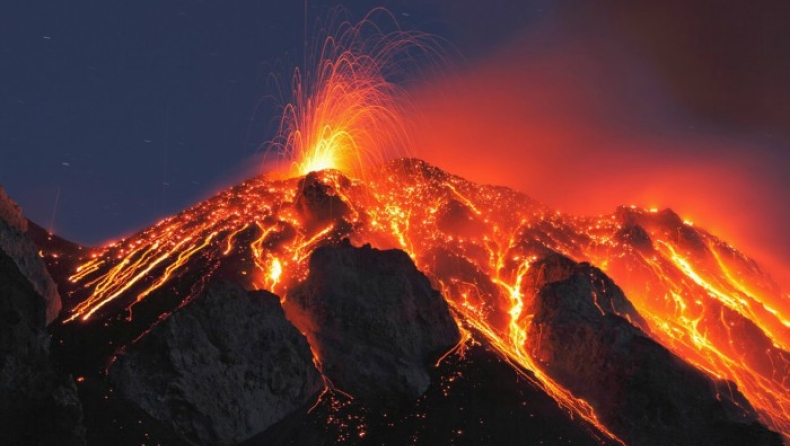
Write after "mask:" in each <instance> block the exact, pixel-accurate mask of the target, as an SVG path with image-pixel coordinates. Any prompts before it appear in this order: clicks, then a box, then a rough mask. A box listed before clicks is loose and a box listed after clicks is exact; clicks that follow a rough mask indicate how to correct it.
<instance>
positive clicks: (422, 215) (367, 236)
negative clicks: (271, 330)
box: [66, 22, 790, 440]
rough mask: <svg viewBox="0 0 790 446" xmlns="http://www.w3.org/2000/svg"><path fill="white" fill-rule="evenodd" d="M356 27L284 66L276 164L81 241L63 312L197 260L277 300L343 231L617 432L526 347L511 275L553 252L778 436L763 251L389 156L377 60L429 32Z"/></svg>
mask: <svg viewBox="0 0 790 446" xmlns="http://www.w3.org/2000/svg"><path fill="white" fill-rule="evenodd" d="M366 26H372V25H370V23H369V22H363V23H362V24H359V25H353V26H352V25H349V24H344V25H343V26H341V30H343V31H342V32H341V33H340V37H338V38H336V39H333V38H328V39H326V40H325V41H324V43H323V45H322V46H321V48H320V50H319V51H318V54H319V56H320V57H319V62H318V63H317V65H316V68H315V69H314V71H307V72H297V74H296V75H295V77H294V82H293V86H292V89H293V91H292V93H293V98H294V99H293V102H292V103H291V104H290V105H288V106H287V107H285V109H284V116H283V120H282V124H281V129H280V136H279V137H278V139H277V141H276V147H277V149H279V151H280V153H281V154H282V155H283V156H285V157H286V159H287V160H288V161H289V172H288V175H279V176H267V175H262V176H259V177H256V178H253V179H250V180H248V181H246V182H244V183H242V184H240V185H238V186H235V187H233V188H230V189H228V190H226V191H224V192H221V193H219V194H218V195H216V196H214V197H213V198H211V199H209V200H207V201H205V202H203V203H200V204H198V205H196V206H194V207H192V208H190V209H188V210H186V211H184V212H182V213H180V214H178V215H175V216H173V217H170V218H167V219H165V220H162V221H160V222H159V223H157V224H156V225H154V226H152V227H151V228H149V229H146V230H144V231H142V232H140V233H138V234H136V235H134V236H132V237H130V238H128V239H126V240H123V241H120V242H118V243H115V244H112V245H109V246H106V247H104V248H102V249H98V250H95V251H94V252H92V253H90V254H89V255H88V256H87V258H85V259H83V262H82V264H81V265H80V266H79V267H78V268H77V269H76V271H75V272H74V274H73V275H72V276H71V278H70V280H71V282H72V283H73V286H74V288H73V290H74V291H73V293H72V296H71V297H72V301H73V302H74V303H73V304H72V305H71V309H70V315H69V317H68V318H67V320H66V322H70V323H79V322H81V321H82V322H84V321H88V320H92V319H97V318H98V319H101V318H109V317H112V316H113V315H116V314H119V313H123V312H126V314H128V316H129V317H134V312H135V310H136V307H137V306H138V305H140V304H141V303H143V302H144V301H147V300H149V299H160V298H162V296H163V295H165V294H166V293H167V292H168V287H172V286H175V284H177V283H179V281H185V280H188V278H189V277H193V276H195V275H196V274H197V275H200V276H201V277H202V279H203V281H205V280H207V277H208V276H212V275H213V276H216V277H227V276H230V277H233V279H234V280H238V281H241V282H243V283H244V284H245V285H246V286H247V287H248V288H251V289H267V290H270V291H272V292H274V293H277V294H279V295H280V296H283V306H284V308H285V309H286V312H288V309H289V302H288V292H289V290H290V289H291V288H292V287H293V286H294V285H296V284H298V283H300V282H301V281H303V280H304V279H305V277H306V275H307V273H308V271H307V260H308V258H309V256H310V254H311V253H312V252H313V251H314V250H315V249H316V248H317V247H319V246H322V245H326V244H333V243H339V242H340V241H341V240H342V239H344V238H348V239H349V240H350V242H351V243H352V244H354V245H363V244H370V245H372V246H373V247H376V248H379V249H388V248H397V249H401V250H404V251H405V252H407V253H408V254H409V255H410V256H411V258H412V259H413V260H414V262H415V264H416V265H417V266H418V268H420V270H422V271H423V272H424V273H425V274H426V275H428V277H429V278H430V279H431V280H432V283H433V285H434V286H435V287H436V288H437V289H439V290H440V291H441V292H442V294H443V296H444V297H445V299H446V300H447V301H448V302H449V303H450V305H451V307H452V309H453V311H454V314H455V316H456V319H457V321H458V323H459V326H460V327H462V328H463V329H465V330H467V331H470V332H471V333H472V337H478V338H482V340H484V341H485V342H486V343H487V344H488V345H491V346H492V347H493V348H495V349H496V350H497V351H498V353H499V354H500V355H501V356H502V357H503V358H505V359H506V360H507V361H509V362H510V363H511V364H513V365H514V367H515V368H516V369H518V370H519V371H521V372H522V373H523V374H524V376H525V377H528V378H529V379H532V380H534V382H535V383H536V384H537V385H539V386H540V387H542V388H543V389H545V390H546V392H547V393H548V394H549V395H551V396H552V397H553V398H554V399H555V400H556V401H557V402H558V404H560V405H561V406H563V407H565V408H567V409H568V410H569V411H570V412H571V413H572V414H574V415H576V416H579V417H580V418H582V419H584V420H586V421H587V422H588V423H590V424H592V425H593V426H595V427H596V428H597V429H598V430H599V431H600V432H601V433H602V434H603V435H604V436H606V437H609V438H612V439H615V440H616V439H617V437H616V435H615V434H614V433H612V432H611V431H610V430H609V428H608V427H607V426H605V425H604V424H603V423H601V422H600V421H599V418H598V416H597V415H596V412H595V409H594V408H593V407H592V406H591V405H590V404H589V403H587V402H585V401H584V400H582V399H580V398H577V397H575V396H574V395H573V394H572V393H571V392H570V391H568V390H567V389H565V388H564V387H563V386H561V385H559V384H558V383H557V382H556V381H555V380H553V379H552V377H551V376H549V375H548V374H547V373H545V372H544V371H543V366H542V365H541V363H540V361H539V360H537V359H536V358H535V357H533V355H532V354H531V344H530V339H529V337H528V335H527V329H526V327H527V324H528V322H529V321H530V319H531V317H532V315H531V314H529V311H528V309H529V308H530V305H529V304H530V299H531V298H532V296H533V293H534V290H532V289H531V288H530V286H531V285H530V284H528V283H526V282H525V280H524V278H525V277H526V276H527V273H528V272H529V271H530V268H531V266H532V265H533V264H534V263H535V262H536V261H537V260H538V259H540V258H542V257H543V256H545V255H546V254H548V253H551V252H558V253H561V254H563V255H565V256H567V257H569V258H571V259H573V260H576V261H589V262H591V263H593V264H595V265H597V266H599V267H601V268H602V269H603V270H604V271H605V272H606V273H607V274H608V275H609V276H611V277H612V278H613V279H614V280H615V281H616V282H617V283H618V284H619V285H620V286H621V287H622V288H623V290H624V291H625V293H626V295H627V296H628V298H629V299H630V300H631V301H632V303H633V304H634V306H635V307H636V309H637V310H638V312H639V313H640V314H641V315H642V317H644V319H645V320H646V321H647V322H648V324H649V327H647V329H648V330H649V335H650V336H651V337H652V338H654V339H655V340H656V341H658V342H660V343H661V344H663V345H664V346H666V347H667V348H669V349H670V350H671V351H672V352H674V353H675V354H676V355H678V356H680V357H681V358H683V359H685V360H687V361H688V362H690V363H692V364H694V365H696V366H697V367H698V368H700V369H701V370H704V371H706V372H707V373H708V374H709V375H710V376H711V377H713V378H716V379H719V380H729V381H732V382H733V383H735V384H736V385H737V388H738V390H740V392H742V393H743V394H744V395H745V396H746V398H747V399H748V400H749V402H751V404H752V405H754V407H755V408H756V409H757V411H758V412H759V415H760V419H761V421H763V422H764V423H765V424H766V425H768V426H769V427H770V428H772V429H774V430H777V431H778V432H780V433H782V434H783V435H784V436H785V438H786V439H787V438H790V381H788V379H789V377H790V354H789V353H788V351H790V305H788V302H787V299H786V298H784V297H783V296H782V294H781V292H780V290H779V289H778V287H777V286H776V285H775V284H774V283H773V282H772V281H771V280H770V278H769V277H768V276H767V275H766V274H765V273H763V272H762V270H761V269H760V268H759V266H758V265H756V264H755V263H754V262H753V261H751V260H749V259H748V258H747V257H745V256H744V255H742V254H741V253H739V252H738V251H736V250H735V249H733V248H732V247H730V246H728V245H727V244H726V243H724V242H723V241H721V240H719V239H717V238H716V237H714V236H713V235H711V234H709V233H707V232H705V231H703V230H701V229H698V228H695V227H693V226H691V225H690V224H688V223H684V222H683V221H682V220H681V219H680V218H678V217H677V215H676V214H674V213H673V212H671V211H662V212H651V211H646V210H642V209H638V208H628V207H623V208H620V209H618V210H617V211H616V212H615V213H613V214H611V215H602V216H598V217H589V218H588V217H585V218H581V217H574V216H570V215H565V214H562V213H559V212H556V211H553V210H551V209H550V208H548V207H546V206H544V205H542V204H540V203H538V202H536V201H534V200H532V199H531V198H529V197H527V196H526V195H523V194H521V193H519V192H516V191H513V190H511V189H507V188H503V187H494V186H482V185H477V184H474V183H471V182H469V181H466V180H464V179H462V178H459V177H455V176H452V175H450V174H448V173H446V172H443V171H441V170H439V169H437V168H435V167H432V166H430V165H428V164H426V163H424V162H422V161H419V160H415V159H398V160H389V161H388V159H390V158H393V157H398V156H402V155H403V154H404V153H407V152H406V151H407V149H408V148H409V142H408V137H407V135H408V132H407V129H405V128H404V126H403V125H402V122H403V121H402V119H401V118H400V113H401V112H402V111H403V110H404V107H405V106H404V105H403V103H402V102H401V101H403V100H404V99H403V98H404V96H403V95H402V92H401V91H400V90H399V89H398V88H397V87H396V86H395V84H393V83H392V82H391V81H390V80H388V79H389V76H390V74H389V72H388V71H386V70H388V69H390V68H388V67H390V65H391V64H393V63H395V64H397V63H399V61H401V60H402V59H403V58H404V57H407V58H408V52H409V50H410V49H413V48H420V49H422V50H425V48H426V47H427V46H428V45H426V44H425V40H424V38H423V36H419V35H417V36H415V35H414V34H409V33H404V32H401V31H395V32H394V33H389V34H379V35H378V36H377V37H375V38H373V39H370V38H369V37H367V36H364V37H366V38H365V39H362V38H361V37H362V36H363V34H365V32H364V30H365V27H366ZM373 29H374V30H375V28H373ZM426 51H427V50H426ZM404 54H405V55H406V56H404ZM197 291H198V290H194V293H196V292H197ZM188 298H189V297H186V299H188ZM526 371H530V372H531V373H526ZM721 391H722V392H726V391H727V389H726V388H723V389H722V390H721Z"/></svg>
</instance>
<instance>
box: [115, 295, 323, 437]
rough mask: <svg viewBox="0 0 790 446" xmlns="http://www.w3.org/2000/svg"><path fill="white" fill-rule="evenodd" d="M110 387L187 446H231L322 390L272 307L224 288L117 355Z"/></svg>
mask: <svg viewBox="0 0 790 446" xmlns="http://www.w3.org/2000/svg"><path fill="white" fill-rule="evenodd" d="M109 378H110V383H111V384H112V385H113V386H114V387H115V388H116V389H117V391H118V392H119V393H120V395H121V396H122V397H123V398H126V399H128V400H130V401H132V402H133V403H135V404H136V405H138V406H139V407H140V408H141V409H142V410H143V411H144V412H146V413H148V414H149V415H150V416H151V417H153V418H155V419H157V420H159V421H160V422H162V423H163V424H164V425H166V426H167V427H169V428H170V429H172V430H173V431H174V432H175V433H177V434H178V435H179V436H181V437H182V438H184V439H185V440H186V441H188V442H189V443H191V444H195V445H206V446H208V445H212V446H222V445H232V444H237V443H240V442H242V441H244V440H246V439H248V438H250V437H252V436H254V435H256V434H258V433H260V432H263V431H264V430H265V429H266V428H268V427H269V426H271V425H272V424H274V423H276V422H278V421H279V420H281V419H282V418H284V417H285V416H287V415H288V414H289V413H291V412H292V411H294V410H296V409H298V408H300V407H302V406H304V405H305V404H307V403H309V402H310V401H311V400H312V399H315V397H316V394H317V393H318V392H319V391H321V390H322V389H323V387H324V382H323V380H322V378H321V375H320V373H319V372H318V370H317V369H316V368H315V365H314V363H313V356H312V354H311V352H310V347H309V345H308V344H307V341H306V340H305V338H304V336H302V335H301V334H300V333H299V332H298V331H297V330H296V328H294V327H293V326H292V325H291V324H290V323H289V322H288V321H287V320H286V319H285V315H284V313H283V310H282V307H281V306H280V299H279V298H278V297H277V296H275V295H273V294H271V293H268V292H265V291H255V292H248V291H245V290H244V289H242V288H241V287H239V286H238V285H235V284H232V283H228V282H223V283H219V284H216V285H214V286H212V287H211V288H209V289H208V290H207V291H206V292H205V293H203V294H201V295H199V296H197V297H196V298H195V299H193V300H192V301H190V302H188V303H187V304H185V305H184V306H183V307H181V308H179V309H177V310H176V311H174V312H173V313H172V314H171V315H169V316H168V317H167V318H165V319H164V320H163V321H162V322H161V323H159V324H158V325H156V326H154V327H153V328H152V329H151V330H150V331H149V332H148V333H147V334H145V335H144V336H143V337H142V338H140V339H139V340H138V341H137V342H135V343H134V344H132V345H131V346H129V347H128V348H127V350H126V351H125V352H123V353H122V354H120V355H119V356H118V357H117V358H116V360H115V361H114V363H113V364H112V366H111V368H110V376H109Z"/></svg>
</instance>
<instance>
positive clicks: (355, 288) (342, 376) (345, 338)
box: [286, 244, 460, 404]
mask: <svg viewBox="0 0 790 446" xmlns="http://www.w3.org/2000/svg"><path fill="white" fill-rule="evenodd" d="M309 266H310V274H309V276H308V277H307V280H306V281H305V282H304V283H303V284H302V285H301V286H299V287H297V288H296V289H294V290H293V291H292V292H290V293H289V294H288V298H287V301H286V302H287V303H288V304H289V307H288V308H289V312H288V314H289V318H290V317H292V315H293V320H294V321H295V323H296V324H297V326H299V327H300V328H301V329H302V330H303V331H304V332H306V333H307V336H308V339H310V344H311V345H312V346H313V348H314V349H315V350H316V352H317V353H318V356H319V358H320V361H321V364H322V367H323V372H324V374H325V375H326V376H327V377H328V378H329V379H330V380H331V381H332V383H333V384H334V385H335V386H336V387H337V388H339V389H341V390H343V391H344V392H348V393H350V394H351V395H352V396H354V397H355V398H360V399H362V400H364V401H369V402H377V403H382V404H396V403H397V402H400V401H404V400H405V401H408V400H413V399H415V398H417V397H418V396H420V395H421V394H422V393H423V392H425V390H426V389H427V388H428V385H429V384H430V377H429V374H428V367H427V366H428V364H429V362H430V361H431V360H432V359H435V358H437V357H438V356H439V355H440V354H442V353H443V352H445V351H447V350H448V349H450V348H451V347H453V346H454V345H455V344H456V343H457V342H458V341H459V339H460V335H459V332H458V327H457V326H456V323H455V321H454V320H453V318H452V316H451V315H450V312H449V309H448V306H447V303H446V302H445V301H444V299H443V298H442V296H441V295H440V294H439V293H438V292H437V291H435V290H433V289H432V288H431V285H430V282H429V281H428V279H427V278H426V277H425V275H423V274H422V273H421V272H419V271H418V270H417V268H416V267H415V266H414V263H412V261H411V259H410V258H409V256H408V255H406V253H404V252H403V251H399V250H387V251H380V250H377V249H372V248H371V247H370V246H365V247H362V248H355V247H352V246H350V245H348V244H346V245H343V246H338V247H322V248H319V249H316V250H315V252H313V255H312V256H311V258H310V262H309Z"/></svg>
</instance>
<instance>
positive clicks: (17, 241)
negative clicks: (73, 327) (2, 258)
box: [0, 187, 62, 324]
mask: <svg viewBox="0 0 790 446" xmlns="http://www.w3.org/2000/svg"><path fill="white" fill-rule="evenodd" d="M27 229H28V222H27V220H26V219H25V217H24V216H23V215H22V210H21V208H20V207H19V205H17V204H16V203H15V202H14V201H13V200H12V199H11V198H9V197H8V195H6V193H5V190H4V189H3V188H2V187H0V249H2V250H3V251H5V253H6V254H7V255H8V256H10V257H11V258H12V259H13V260H14V263H15V264H16V265H17V267H19V271H20V272H21V273H22V274H23V275H24V276H25V277H26V278H27V280H28V281H29V282H30V283H31V284H32V285H33V288H34V289H35V291H36V293H38V295H39V296H42V297H43V298H44V301H45V302H46V308H45V315H46V323H47V324H49V323H50V322H52V321H53V320H55V319H56V318H57V317H58V314H59V313H60V309H61V306H62V305H61V300H60V295H59V294H58V288H57V286H56V285H55V282H53V281H52V277H50V275H49V272H48V271H47V267H46V265H45V264H44V261H43V260H42V259H41V256H40V255H39V252H38V248H37V247H36V245H35V244H34V243H33V242H32V241H31V240H30V239H29V237H28V236H27V234H26V233H27Z"/></svg>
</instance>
